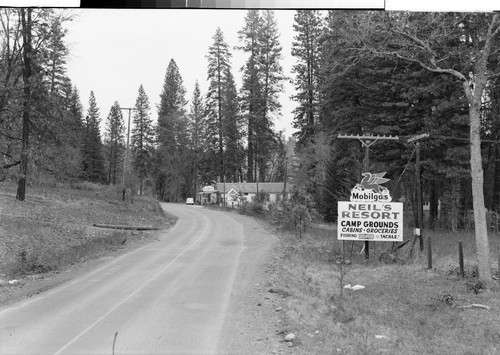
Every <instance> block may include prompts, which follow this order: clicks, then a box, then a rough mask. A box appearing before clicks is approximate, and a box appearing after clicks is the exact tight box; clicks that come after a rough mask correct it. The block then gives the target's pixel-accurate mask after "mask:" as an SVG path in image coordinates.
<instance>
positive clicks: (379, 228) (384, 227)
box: [337, 201, 403, 242]
mask: <svg viewBox="0 0 500 355" xmlns="http://www.w3.org/2000/svg"><path fill="white" fill-rule="evenodd" d="M338 213H339V214H338V224H337V238H338V240H362V241H365V240H371V241H385V242H402V241H403V203H401V202H347V201H339V202H338Z"/></svg>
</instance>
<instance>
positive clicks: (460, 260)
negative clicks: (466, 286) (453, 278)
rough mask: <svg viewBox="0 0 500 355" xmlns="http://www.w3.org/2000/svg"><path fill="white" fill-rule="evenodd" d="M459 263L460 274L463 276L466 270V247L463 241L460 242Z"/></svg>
mask: <svg viewBox="0 0 500 355" xmlns="http://www.w3.org/2000/svg"><path fill="white" fill-rule="evenodd" d="M458 264H459V265H460V276H461V277H462V278H464V277H465V271H464V248H463V244H462V241H459V242H458Z"/></svg>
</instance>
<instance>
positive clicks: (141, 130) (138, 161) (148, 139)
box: [131, 84, 154, 195]
mask: <svg viewBox="0 0 500 355" xmlns="http://www.w3.org/2000/svg"><path fill="white" fill-rule="evenodd" d="M149 111H150V106H149V99H148V96H147V95H146V92H145V91H144V87H143V86H142V84H141V86H140V87H139V92H138V96H137V100H136V101H135V111H134V116H133V125H134V128H132V137H131V141H132V149H131V150H132V154H133V159H134V162H133V167H134V170H135V172H136V174H137V177H138V178H139V194H140V195H142V193H143V183H144V179H145V178H147V177H148V175H149V171H150V163H151V156H152V152H153V144H154V130H153V124H152V121H151V116H150V112H149Z"/></svg>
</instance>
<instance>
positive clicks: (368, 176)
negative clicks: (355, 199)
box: [356, 172, 390, 194]
mask: <svg viewBox="0 0 500 355" xmlns="http://www.w3.org/2000/svg"><path fill="white" fill-rule="evenodd" d="M361 175H363V176H364V178H363V180H361V183H359V184H357V185H356V187H361V188H363V189H364V190H373V191H374V192H376V193H378V194H381V193H382V189H386V188H385V187H383V186H380V184H383V183H384V182H387V181H389V180H390V179H386V178H384V177H383V176H384V175H385V172H383V173H378V174H372V173H363V174H361Z"/></svg>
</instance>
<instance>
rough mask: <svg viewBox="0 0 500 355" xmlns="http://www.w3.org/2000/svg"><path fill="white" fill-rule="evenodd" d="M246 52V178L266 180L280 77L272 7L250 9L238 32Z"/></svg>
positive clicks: (277, 107) (244, 77)
mask: <svg viewBox="0 0 500 355" xmlns="http://www.w3.org/2000/svg"><path fill="white" fill-rule="evenodd" d="M238 34H239V39H240V41H241V42H243V45H242V46H241V47H239V48H240V49H241V50H243V51H244V52H246V53H247V54H248V56H249V57H248V59H247V62H246V65H245V67H244V68H243V85H242V89H241V96H242V98H241V99H242V110H243V112H245V114H246V118H247V122H248V123H247V127H248V130H247V144H248V148H247V179H248V180H249V181H266V179H267V178H268V176H267V175H268V174H267V167H268V163H269V160H270V158H271V150H272V149H273V146H275V145H276V134H275V133H274V131H273V121H272V118H273V115H275V114H278V113H279V110H280V104H279V101H278V95H279V93H280V92H281V91H282V88H283V87H282V82H283V80H284V76H283V69H282V67H281V64H280V59H281V46H280V44H279V40H278V38H279V33H278V30H277V24H276V20H275V18H274V13H273V12H272V11H265V12H264V13H263V14H262V16H261V14H260V13H259V11H256V10H250V11H248V13H247V16H246V17H245V26H244V27H243V29H242V30H241V31H240V32H238Z"/></svg>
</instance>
